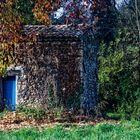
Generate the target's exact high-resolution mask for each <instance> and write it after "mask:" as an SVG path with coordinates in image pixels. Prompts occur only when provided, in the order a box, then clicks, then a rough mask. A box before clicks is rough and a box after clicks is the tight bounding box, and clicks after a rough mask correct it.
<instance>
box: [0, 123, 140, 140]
mask: <svg viewBox="0 0 140 140" xmlns="http://www.w3.org/2000/svg"><path fill="white" fill-rule="evenodd" d="M0 140H140V122H138V121H126V122H121V123H120V124H109V123H99V124H98V125H96V126H90V125H88V126H67V127H66V126H63V125H57V126H55V127H52V128H46V129H44V130H42V131H39V130H38V129H35V128H24V129H21V130H13V131H9V132H0Z"/></svg>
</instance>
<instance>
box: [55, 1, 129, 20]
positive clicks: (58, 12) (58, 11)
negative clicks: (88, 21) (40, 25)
mask: <svg viewBox="0 0 140 140" xmlns="http://www.w3.org/2000/svg"><path fill="white" fill-rule="evenodd" d="M115 1H116V4H117V5H120V4H121V3H122V2H123V1H124V0H115ZM126 1H128V0H126ZM117 5H116V7H118V6H117ZM63 13H64V9H63V7H61V8H59V9H58V10H57V11H56V12H55V13H54V18H56V19H58V18H60V17H61V16H62V15H63Z"/></svg>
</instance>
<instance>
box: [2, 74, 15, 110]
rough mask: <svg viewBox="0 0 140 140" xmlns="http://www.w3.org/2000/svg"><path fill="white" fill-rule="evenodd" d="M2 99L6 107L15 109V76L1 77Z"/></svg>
mask: <svg viewBox="0 0 140 140" xmlns="http://www.w3.org/2000/svg"><path fill="white" fill-rule="evenodd" d="M3 101H4V104H5V107H6V109H8V110H10V111H15V108H16V76H8V77H6V78H4V79H3Z"/></svg>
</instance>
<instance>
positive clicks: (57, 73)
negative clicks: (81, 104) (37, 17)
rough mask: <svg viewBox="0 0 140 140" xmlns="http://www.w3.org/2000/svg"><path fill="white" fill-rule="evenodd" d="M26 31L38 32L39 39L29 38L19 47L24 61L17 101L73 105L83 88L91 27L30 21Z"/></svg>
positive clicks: (41, 105) (29, 32) (27, 34)
mask: <svg viewBox="0 0 140 140" xmlns="http://www.w3.org/2000/svg"><path fill="white" fill-rule="evenodd" d="M87 30H88V32H87ZM23 33H24V35H25V36H26V37H28V36H31V35H34V37H35V42H32V41H30V40H29V41H26V42H24V47H22V45H21V44H20V45H21V47H19V48H20V49H21V50H18V51H19V52H21V53H22V55H21V56H22V58H21V63H22V65H20V70H21V72H20V74H18V81H17V97H16V98H17V99H16V101H17V103H16V104H18V105H28V106H34V107H40V108H48V107H49V106H51V105H52V104H55V103H56V105H59V104H61V105H63V106H65V107H70V108H71V107H72V106H73V104H75V103H78V100H79V99H80V98H79V97H80V94H81V92H82V84H83V82H82V81H83V65H82V63H83V46H84V45H85V42H84V37H85V35H86V36H87V35H88V34H89V33H90V32H89V28H88V27H84V28H83V29H81V28H75V27H71V26H67V25H52V26H49V27H46V26H44V25H27V26H25V27H24V31H23ZM92 53H94V52H92ZM89 54H90V53H89ZM93 75H94V74H93ZM94 81H96V80H94ZM89 82H90V80H89ZM91 82H92V81H91ZM89 85H91V84H90V83H89ZM93 85H94V84H93ZM90 88H92V87H90ZM71 99H73V100H71ZM89 99H92V98H90V97H89ZM71 101H73V102H71ZM51 103H52V104H51ZM50 104H51V105H50ZM52 106H53V105H52Z"/></svg>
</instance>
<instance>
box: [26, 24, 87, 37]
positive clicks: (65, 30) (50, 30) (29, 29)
mask: <svg viewBox="0 0 140 140" xmlns="http://www.w3.org/2000/svg"><path fill="white" fill-rule="evenodd" d="M85 29H87V27H82V26H81V27H80V28H78V27H77V28H75V27H72V26H68V25H51V26H45V25H26V26H25V27H24V33H25V34H26V35H30V34H35V35H39V36H40V35H41V36H44V37H77V38H79V37H81V36H82V35H83V34H84V31H85Z"/></svg>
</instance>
